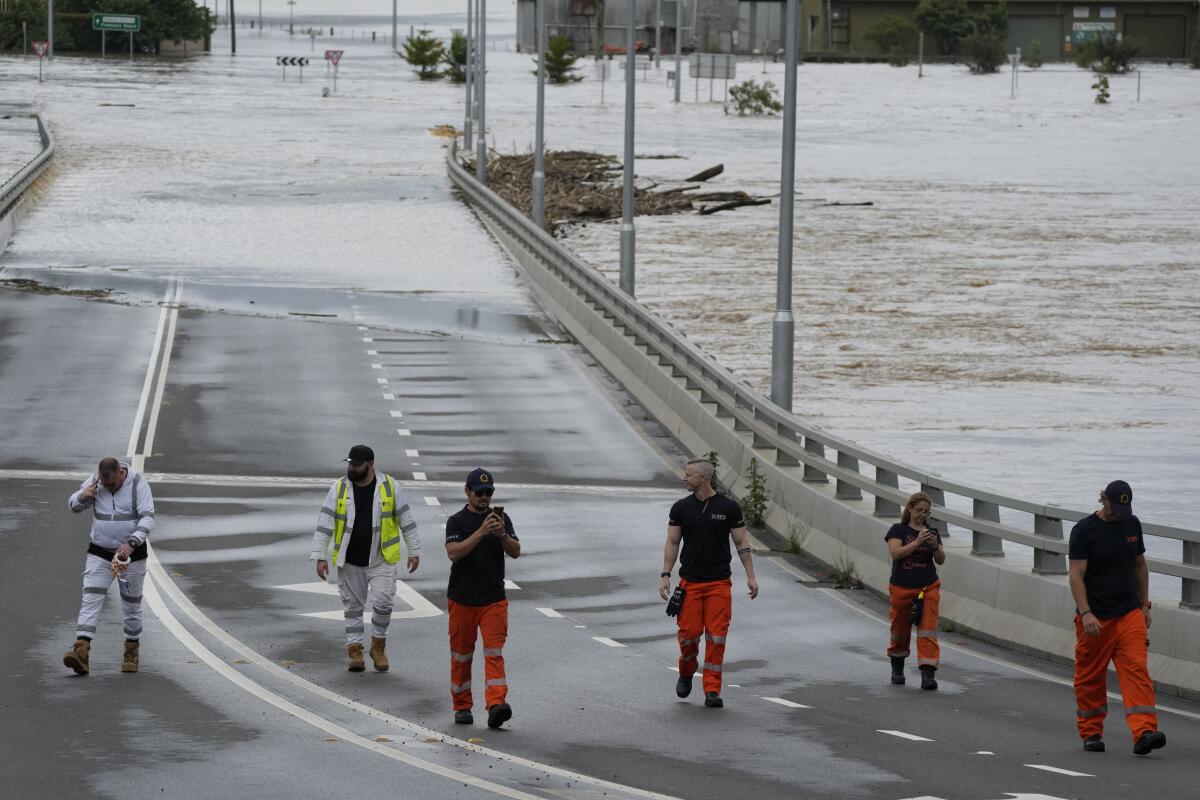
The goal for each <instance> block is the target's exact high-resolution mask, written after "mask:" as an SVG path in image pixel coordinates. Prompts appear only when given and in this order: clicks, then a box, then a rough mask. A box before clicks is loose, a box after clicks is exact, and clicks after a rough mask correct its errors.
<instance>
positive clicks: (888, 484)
mask: <svg viewBox="0 0 1200 800" xmlns="http://www.w3.org/2000/svg"><path fill="white" fill-rule="evenodd" d="M447 164H448V168H449V171H450V177H451V179H452V180H453V182H454V184H455V185H456V186H457V187H458V188H459V189H460V190H461V191H462V192H463V194H464V195H465V196H466V198H467V200H468V201H469V202H470V204H471V205H472V206H474V207H475V208H476V209H477V211H478V212H479V213H481V214H485V215H486V216H487V217H488V218H489V219H490V220H491V221H492V223H493V224H496V225H498V226H500V227H501V228H503V229H504V230H505V231H506V232H508V234H510V236H511V237H512V238H513V240H515V241H516V242H517V243H518V244H519V245H520V246H521V247H523V248H525V250H526V251H527V252H528V253H529V254H530V255H532V256H534V257H535V258H536V259H537V260H538V261H539V262H540V263H541V264H542V265H543V266H544V267H545V268H546V269H547V270H549V271H550V272H551V273H553V274H554V275H555V276H556V277H557V278H558V279H559V280H560V281H562V282H563V284H565V285H566V286H568V287H570V288H571V289H572V290H573V291H574V292H575V293H576V294H577V295H578V296H579V297H580V298H581V299H582V300H583V301H584V302H586V303H587V304H589V305H591V306H592V307H593V308H594V309H596V310H597V311H598V312H599V313H600V314H601V315H602V316H603V317H605V318H606V319H607V320H608V321H609V322H610V324H612V325H613V326H614V327H615V328H617V329H618V330H621V331H622V332H623V333H624V335H625V336H626V337H628V338H630V339H631V340H632V341H633V342H634V343H635V344H636V345H637V346H638V347H639V348H641V349H643V350H644V351H645V352H646V353H647V355H648V356H650V357H651V358H652V359H653V358H656V359H657V360H658V362H659V363H660V365H661V366H662V368H663V369H664V370H669V371H670V372H671V373H672V374H673V375H674V376H675V377H676V378H677V379H678V380H679V381H681V382H682V383H683V385H685V386H686V388H688V389H690V390H694V391H698V392H699V393H700V399H701V402H703V403H706V404H709V405H710V406H711V411H712V413H713V414H715V415H716V416H717V417H723V418H726V419H730V418H731V419H732V424H733V427H734V429H735V430H737V431H741V432H744V433H746V434H749V435H750V436H751V437H752V440H753V446H754V447H755V448H761V449H764V450H768V449H773V450H774V451H775V463H776V464H777V465H779V466H793V467H803V470H802V475H803V478H802V479H803V480H804V481H807V482H821V483H827V482H829V481H830V480H832V481H834V482H835V494H836V496H837V497H838V498H841V499H844V500H862V499H864V498H863V495H864V493H865V494H866V495H869V496H870V497H871V498H873V500H874V513H875V515H876V516H880V517H890V518H893V519H894V518H896V517H898V516H899V513H900V508H901V506H902V505H903V504H904V502H905V501H906V500H907V499H908V495H909V493H908V492H907V491H901V489H900V479H901V478H904V479H906V480H907V481H911V482H913V483H915V484H918V485H919V486H920V487H921V490H922V491H924V492H926V493H927V494H928V495H929V496H930V497H931V498H932V499H933V503H934V509H933V514H932V516H933V519H934V522H935V524H936V525H937V527H938V528H939V530H940V532H941V533H942V534H943V535H949V530H948V526H949V525H955V526H957V527H960V528H963V529H965V530H967V531H970V532H971V536H972V547H971V552H972V553H973V554H974V555H977V556H982V557H1003V556H1004V554H1005V553H1004V543H1005V542H1012V543H1014V544H1020V545H1025V546H1027V547H1030V548H1032V549H1033V571H1034V572H1035V573H1039V574H1046V575H1061V574H1065V573H1066V572H1067V541H1066V539H1065V537H1064V529H1063V523H1064V522H1074V521H1076V520H1079V519H1082V518H1083V517H1085V516H1087V515H1088V514H1090V513H1091V512H1088V511H1078V510H1074V509H1066V508H1059V507H1057V506H1051V505H1045V504H1041V503H1036V502H1031V501H1027V500H1022V499H1019V498H1015V497H1008V496H1005V495H1001V494H996V493H995V492H989V491H985V490H982V489H976V488H974V487H970V486H966V485H963V484H960V483H956V482H954V481H950V480H947V479H945V478H943V477H942V476H940V475H936V474H934V473H932V472H930V471H928V470H925V469H921V468H919V467H916V466H913V465H911V464H906V463H904V462H901V461H897V460H895V459H893V458H890V457H888V456H885V455H883V454H881V453H876V452H874V451H872V450H869V449H867V448H864V447H861V446H859V445H857V444H855V443H853V442H850V441H848V440H846V439H843V438H841V437H839V436H836V435H834V434H831V433H828V432H826V431H823V430H821V429H820V428H816V427H812V426H808V425H804V424H803V423H802V422H801V421H800V420H799V419H798V418H797V417H796V415H795V414H793V413H791V412H789V411H785V410H784V409H782V408H780V407H779V406H777V405H775V404H774V403H772V402H771V401H770V400H769V399H768V398H766V397H764V396H763V395H762V394H760V393H759V392H757V391H755V390H754V389H752V388H750V387H749V386H747V385H745V384H743V383H741V382H739V381H738V380H737V378H735V377H734V375H733V374H732V373H731V372H729V370H728V369H726V368H725V367H723V366H721V365H720V364H718V363H717V362H716V361H715V360H714V359H713V358H712V356H710V355H708V354H707V353H705V352H703V351H702V350H700V348H698V347H696V346H695V345H694V344H692V343H691V342H690V341H688V340H687V339H686V338H685V337H684V336H683V335H682V334H681V333H680V332H679V331H677V330H675V329H674V328H673V327H672V326H671V325H670V324H668V323H667V322H665V321H663V320H662V319H660V318H658V317H657V316H655V315H654V314H652V313H650V312H649V311H648V310H646V308H645V307H643V306H642V305H641V304H640V303H638V302H637V301H636V300H634V299H633V298H631V297H629V296H628V295H627V294H625V293H624V292H623V291H621V290H620V288H619V287H617V286H616V285H615V284H613V283H612V282H611V281H610V280H608V279H607V278H605V277H604V276H603V275H601V274H600V273H599V272H597V271H596V270H595V269H593V268H592V267H590V266H588V265H587V264H584V263H583V262H582V261H581V260H580V259H578V258H577V257H576V256H575V255H573V254H572V253H571V252H570V251H568V250H567V249H566V248H565V247H563V246H562V245H561V244H559V243H558V242H557V241H556V240H555V239H554V238H553V237H552V236H550V235H549V234H548V233H546V232H545V231H544V230H542V229H541V228H539V227H538V226H537V225H535V224H533V222H531V221H530V220H529V219H527V218H526V217H525V216H524V215H522V214H521V213H520V212H519V211H517V210H516V209H515V208H513V207H512V206H511V205H509V204H508V203H507V202H505V201H504V200H503V199H501V198H500V197H499V196H498V195H496V194H495V193H494V192H492V191H491V190H490V189H488V188H486V187H484V186H482V185H480V184H479V183H478V182H477V181H476V180H475V177H474V175H473V174H471V173H469V172H468V171H467V170H466V169H464V168H463V166H462V165H461V164H460V163H459V162H458V157H457V145H454V146H452V147H451V148H450V150H449V155H448V159H447ZM968 506H969V507H970V508H971V512H970V513H966V512H965V511H956V510H955V509H956V508H960V507H961V508H964V509H965V508H966V507H968ZM1014 520H1022V521H1024V522H1025V523H1026V527H1019V526H1018V525H1017V524H1014ZM1142 527H1143V531H1144V532H1145V533H1146V534H1147V535H1151V536H1159V537H1163V538H1167V539H1175V540H1178V541H1180V542H1182V543H1183V556H1182V559H1181V560H1179V561H1171V560H1166V559H1162V558H1153V557H1148V558H1147V559H1146V562H1147V564H1148V566H1149V568H1150V571H1151V572H1154V573H1158V574H1162V575H1170V576H1173V577H1176V578H1179V579H1180V580H1181V590H1180V598H1179V600H1180V605H1181V606H1182V607H1185V608H1191V609H1197V608H1200V532H1197V531H1193V530H1187V529H1183V528H1175V527H1170V526H1167V525H1154V524H1148V523H1145V522H1143V523H1142Z"/></svg>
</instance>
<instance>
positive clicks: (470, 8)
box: [463, 0, 475, 153]
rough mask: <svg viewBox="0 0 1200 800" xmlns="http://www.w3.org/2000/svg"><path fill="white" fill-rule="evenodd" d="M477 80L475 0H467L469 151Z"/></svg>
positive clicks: (466, 124) (465, 138)
mask: <svg viewBox="0 0 1200 800" xmlns="http://www.w3.org/2000/svg"><path fill="white" fill-rule="evenodd" d="M474 81H475V0H467V81H466V83H467V108H466V114H465V115H464V116H465V118H464V119H463V149H465V150H466V151H467V152H468V153H469V152H471V150H473V149H474V148H475V142H474V139H472V137H471V121H472V120H473V119H474V117H475V108H474V107H473V106H472V105H471V104H472V103H473V102H474V100H473V98H472V91H471V85H472V84H473V83H474Z"/></svg>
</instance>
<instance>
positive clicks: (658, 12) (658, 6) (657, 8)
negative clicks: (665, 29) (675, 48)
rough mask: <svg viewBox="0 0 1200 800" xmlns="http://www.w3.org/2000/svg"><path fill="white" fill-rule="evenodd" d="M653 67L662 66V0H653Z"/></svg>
mask: <svg viewBox="0 0 1200 800" xmlns="http://www.w3.org/2000/svg"><path fill="white" fill-rule="evenodd" d="M654 68H655V69H661V68H662V0H654Z"/></svg>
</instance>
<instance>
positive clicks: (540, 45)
mask: <svg viewBox="0 0 1200 800" xmlns="http://www.w3.org/2000/svg"><path fill="white" fill-rule="evenodd" d="M535 2H536V3H537V10H536V11H535V12H534V19H535V25H536V26H537V58H538V71H537V132H536V134H535V141H536V144H535V145H534V150H533V222H534V224H535V225H537V226H538V227H539V228H541V227H543V226H544V225H545V221H546V208H545V203H546V153H545V147H546V134H545V128H546V0H535Z"/></svg>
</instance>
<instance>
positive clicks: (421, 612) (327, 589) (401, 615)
mask: <svg viewBox="0 0 1200 800" xmlns="http://www.w3.org/2000/svg"><path fill="white" fill-rule="evenodd" d="M273 588H275V589H286V590H288V591H291V592H309V593H311V594H319V595H333V596H336V595H337V594H338V587H336V586H334V585H333V584H331V583H326V582H325V581H313V582H312V583H289V584H287V585H286V586H275V587H273ZM394 597H395V598H396V599H397V600H399V601H400V602H402V603H403V604H405V605H407V606H408V607H409V609H410V610H409V611H396V610H395V609H393V610H392V619H423V618H425V617H438V616H441V614H442V610H441V609H440V608H438V607H437V606H435V605H434V604H433V603H431V602H429V601H428V600H426V599H425V598H424V596H422V595H421V593H420V592H418V591H417V590H416V589H414V588H412V587H411V586H409V585H408V584H406V583H405V582H404V581H396V594H395V595H394ZM300 616H302V617H314V618H316V619H332V620H338V621H342V620H344V619H345V612H344V611H343V610H341V609H338V610H337V611H312V612H308V613H302V614H300Z"/></svg>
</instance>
